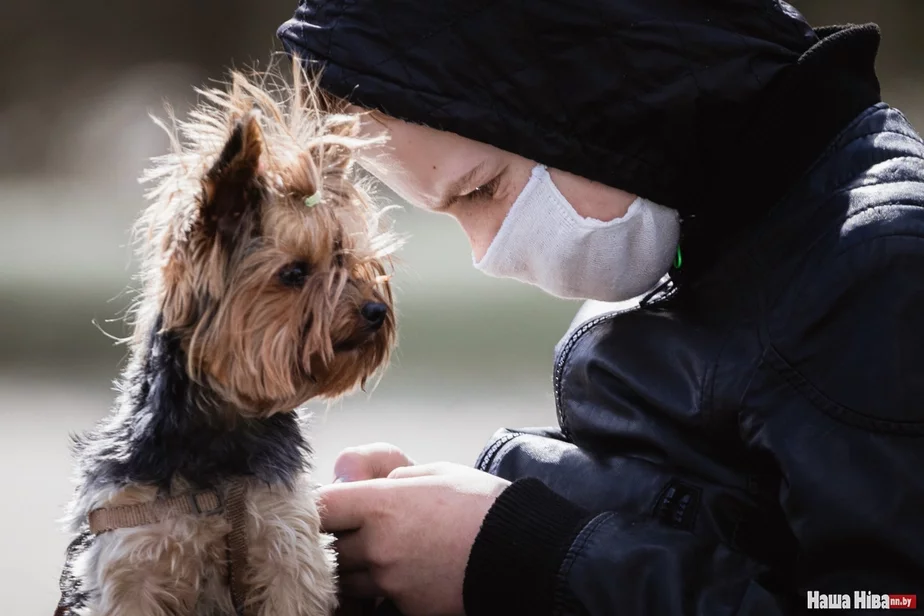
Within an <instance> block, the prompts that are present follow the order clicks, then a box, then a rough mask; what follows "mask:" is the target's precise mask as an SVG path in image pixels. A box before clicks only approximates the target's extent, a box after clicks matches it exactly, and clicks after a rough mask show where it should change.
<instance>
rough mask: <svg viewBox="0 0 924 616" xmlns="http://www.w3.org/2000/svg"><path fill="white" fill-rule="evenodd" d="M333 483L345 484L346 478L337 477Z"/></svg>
mask: <svg viewBox="0 0 924 616" xmlns="http://www.w3.org/2000/svg"><path fill="white" fill-rule="evenodd" d="M334 483H347V478H346V477H337V478H335V479H334Z"/></svg>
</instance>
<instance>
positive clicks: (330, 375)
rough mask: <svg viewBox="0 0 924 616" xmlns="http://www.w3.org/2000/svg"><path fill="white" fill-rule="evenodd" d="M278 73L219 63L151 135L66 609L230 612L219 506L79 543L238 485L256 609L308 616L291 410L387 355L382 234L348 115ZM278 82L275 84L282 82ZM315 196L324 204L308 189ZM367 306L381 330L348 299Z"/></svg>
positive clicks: (330, 576)
mask: <svg viewBox="0 0 924 616" xmlns="http://www.w3.org/2000/svg"><path fill="white" fill-rule="evenodd" d="M294 66H295V67H296V68H294V70H293V75H294V76H293V78H292V79H286V80H280V79H278V78H272V77H271V76H269V74H266V75H264V76H262V77H261V78H259V79H254V78H253V77H249V78H248V77H245V76H243V75H242V74H240V73H233V75H232V81H231V83H230V84H229V85H228V87H227V88H213V89H207V90H202V91H200V95H201V97H202V102H201V104H200V105H199V106H198V107H197V108H196V109H195V110H194V111H193V112H192V113H191V115H190V119H189V120H188V121H186V122H176V121H175V120H174V121H173V127H171V128H168V134H170V135H171V140H172V144H173V148H172V152H171V153H170V154H168V155H166V156H164V157H161V158H159V159H156V160H155V165H154V167H153V169H152V170H151V171H150V172H148V173H147V174H146V179H147V180H148V181H150V182H153V184H154V185H153V188H152V190H151V191H150V192H149V197H150V199H151V204H150V206H149V207H148V208H147V210H146V211H145V212H144V214H143V215H142V217H141V219H140V221H139V223H138V227H137V229H136V231H137V238H138V245H139V254H140V259H141V293H140V300H139V301H138V303H137V306H136V308H135V310H134V311H133V314H134V317H135V318H134V320H133V321H134V322H133V326H134V336H133V338H132V340H131V345H132V346H131V356H130V360H129V362H128V364H127V368H126V369H125V371H124V373H123V374H122V376H121V378H120V380H119V381H118V383H117V385H118V389H119V392H120V395H119V397H118V400H117V402H116V405H115V408H114V409H113V412H112V413H111V415H110V416H109V417H108V418H107V419H106V420H104V421H103V422H102V423H101V424H100V426H98V428H97V429H95V430H94V431H92V432H91V433H89V434H87V435H85V436H84V437H81V438H79V439H76V443H75V451H76V455H77V459H78V467H77V481H78V488H77V491H76V495H75V498H74V500H73V502H72V503H71V506H70V508H69V512H68V518H67V522H68V528H69V530H70V532H72V533H73V534H74V535H75V536H76V539H75V540H74V542H73V543H72V545H71V548H70V549H69V553H68V559H67V564H66V565H65V571H64V574H63V575H62V586H63V588H64V595H65V596H64V599H63V600H62V604H64V605H65V607H66V609H65V613H66V614H71V615H73V616H187V615H195V616H219V615H226V614H232V613H234V610H233V608H232V605H231V598H230V594H229V588H228V583H227V577H228V570H227V554H226V544H225V535H226V533H227V532H228V530H229V523H228V522H227V521H226V519H225V518H224V517H223V516H220V515H182V516H177V517H174V518H171V519H168V520H166V521H163V522H159V523H156V524H151V525H147V526H141V527H136V528H128V529H118V530H113V531H110V532H107V533H103V534H100V535H96V536H93V535H91V534H90V533H89V531H88V526H87V516H88V513H89V512H90V511H92V510H93V509H95V508H99V507H110V506H120V505H129V504H135V503H148V502H151V501H154V500H155V499H157V498H159V497H164V496H169V495H176V494H180V493H183V492H186V491H188V490H191V489H204V488H213V489H216V490H218V491H219V492H220V493H221V492H222V491H224V490H226V486H227V482H228V481H229V480H231V479H234V478H244V480H245V481H246V485H247V488H248V490H247V502H246V510H247V536H248V558H249V566H248V570H247V571H246V574H245V579H246V583H247V585H248V588H249V589H250V594H249V596H248V598H247V604H248V606H250V607H251V608H252V610H251V613H253V614H258V615H259V616H320V615H327V614H330V613H331V612H332V611H333V609H334V608H335V605H336V599H335V565H334V561H333V556H332V553H331V551H330V540H329V538H327V537H326V536H324V535H323V534H322V533H321V532H320V529H319V517H318V512H317V508H316V505H315V502H314V497H313V485H312V484H311V482H310V480H309V479H308V474H307V472H308V470H309V467H308V457H309V454H310V450H309V447H308V444H307V443H306V441H305V440H304V437H303V435H302V432H301V430H300V426H299V421H298V418H297V415H296V413H295V412H293V409H295V408H297V407H298V406H299V405H301V404H303V403H304V402H306V401H307V400H309V399H312V398H332V397H337V396H340V395H341V394H344V393H346V392H348V391H349V390H351V389H353V388H354V387H356V386H357V385H360V384H365V382H366V380H367V379H368V378H369V377H370V376H372V375H373V374H374V373H376V371H377V370H378V369H379V368H381V367H382V366H383V365H384V364H385V363H386V361H387V358H388V355H389V352H390V350H391V348H392V346H393V343H394V337H395V321H394V317H393V314H394V313H393V308H392V296H391V290H390V286H389V283H388V276H387V271H386V265H387V262H388V255H389V254H390V252H391V251H392V250H393V249H394V247H395V246H396V243H395V241H394V236H393V235H391V234H390V233H389V232H388V231H387V230H383V229H382V227H381V224H380V220H379V214H381V211H380V210H377V209H376V208H374V207H373V205H372V203H371V199H370V196H369V193H368V190H367V188H366V187H365V185H364V184H362V183H361V182H358V181H356V180H355V179H354V176H353V174H352V173H351V165H352V162H353V160H354V156H355V154H356V153H357V151H358V150H359V149H361V148H363V147H365V146H366V145H368V143H367V142H365V141H363V140H362V139H360V138H358V137H357V130H358V120H359V119H358V117H357V116H356V115H352V114H349V113H346V111H345V109H346V108H345V107H344V106H343V105H342V104H341V103H338V102H336V101H333V100H327V99H325V98H323V97H322V96H321V95H320V94H319V91H318V88H317V87H316V84H317V82H316V79H313V78H311V79H309V78H308V77H306V76H305V75H304V74H303V73H302V71H301V69H299V68H297V66H298V64H297V63H295V64H294ZM286 84H288V85H286ZM317 191H320V196H321V201H320V203H319V204H318V205H316V206H314V207H308V206H306V202H305V199H306V197H309V196H311V195H313V194H315V193H316V192H317ZM372 303H375V304H378V306H377V308H378V309H379V312H380V313H381V309H382V304H384V306H385V307H387V313H385V315H384V319H382V320H381V322H380V323H376V319H374V318H370V317H369V313H368V312H367V313H365V314H364V313H363V307H364V306H368V305H370V304H372Z"/></svg>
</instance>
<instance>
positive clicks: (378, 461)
mask: <svg viewBox="0 0 924 616" xmlns="http://www.w3.org/2000/svg"><path fill="white" fill-rule="evenodd" d="M413 465H414V461H413V460H411V458H410V457H408V456H407V454H405V453H404V452H403V451H401V449H399V448H398V447H396V446H395V445H392V444H390V443H370V444H367V445H360V446H358V447H348V448H347V449H344V450H343V451H341V452H340V453H339V454H338V455H337V460H336V461H335V462H334V477H335V479H334V482H335V483H340V482H353V481H366V480H368V479H384V478H385V477H388V474H389V473H390V472H392V471H393V470H395V469H396V468H398V467H401V466H413ZM378 603H379V600H378V599H376V598H356V597H344V596H343V595H342V593H341V597H340V607H339V608H338V609H337V611H336V612H335V616H374V614H375V613H376V608H377V606H378Z"/></svg>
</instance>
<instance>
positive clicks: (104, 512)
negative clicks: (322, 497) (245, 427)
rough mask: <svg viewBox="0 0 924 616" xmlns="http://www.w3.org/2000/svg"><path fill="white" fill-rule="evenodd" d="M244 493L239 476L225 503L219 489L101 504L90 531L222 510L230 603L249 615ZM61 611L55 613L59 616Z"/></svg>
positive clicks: (239, 615) (243, 615)
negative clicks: (147, 500) (226, 526)
mask: <svg viewBox="0 0 924 616" xmlns="http://www.w3.org/2000/svg"><path fill="white" fill-rule="evenodd" d="M245 493H246V488H245V486H244V482H243V481H242V480H240V479H236V480H234V481H232V482H231V483H230V484H228V491H227V495H226V498H225V501H224V502H222V499H221V495H220V494H219V492H218V491H216V490H202V491H200V492H188V493H185V494H179V495H177V496H171V497H169V498H160V499H157V500H155V501H153V502H150V503H139V504H137V505H123V506H119V507H101V508H99V509H94V510H93V511H91V512H90V515H89V524H90V532H91V533H93V534H94V535H100V534H103V533H107V532H109V531H113V530H117V529H120V528H135V527H138V526H145V525H147V524H156V523H157V522H161V521H163V520H167V519H170V518H174V517H177V516H180V515H219V514H222V513H223V514H224V516H225V518H226V519H227V520H228V522H229V523H230V524H231V530H230V531H229V532H228V535H227V536H226V540H227V549H228V585H229V587H230V589H231V602H232V603H233V605H234V610H235V613H236V614H237V616H250V613H251V612H250V610H249V609H248V606H247V605H246V598H247V585H246V581H245V578H244V575H245V574H246V572H247V528H246V513H247V510H246V504H245V501H244V496H245ZM58 613H59V612H55V614H56V616H57V614H58Z"/></svg>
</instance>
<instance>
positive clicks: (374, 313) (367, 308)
mask: <svg viewBox="0 0 924 616" xmlns="http://www.w3.org/2000/svg"><path fill="white" fill-rule="evenodd" d="M359 312H360V314H361V315H363V318H364V319H366V322H367V323H368V324H369V327H370V328H372V329H378V328H380V327H382V324H383V323H384V322H385V317H386V316H388V306H386V305H385V304H383V303H381V302H366V303H365V304H363V307H362V308H360V310H359Z"/></svg>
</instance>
